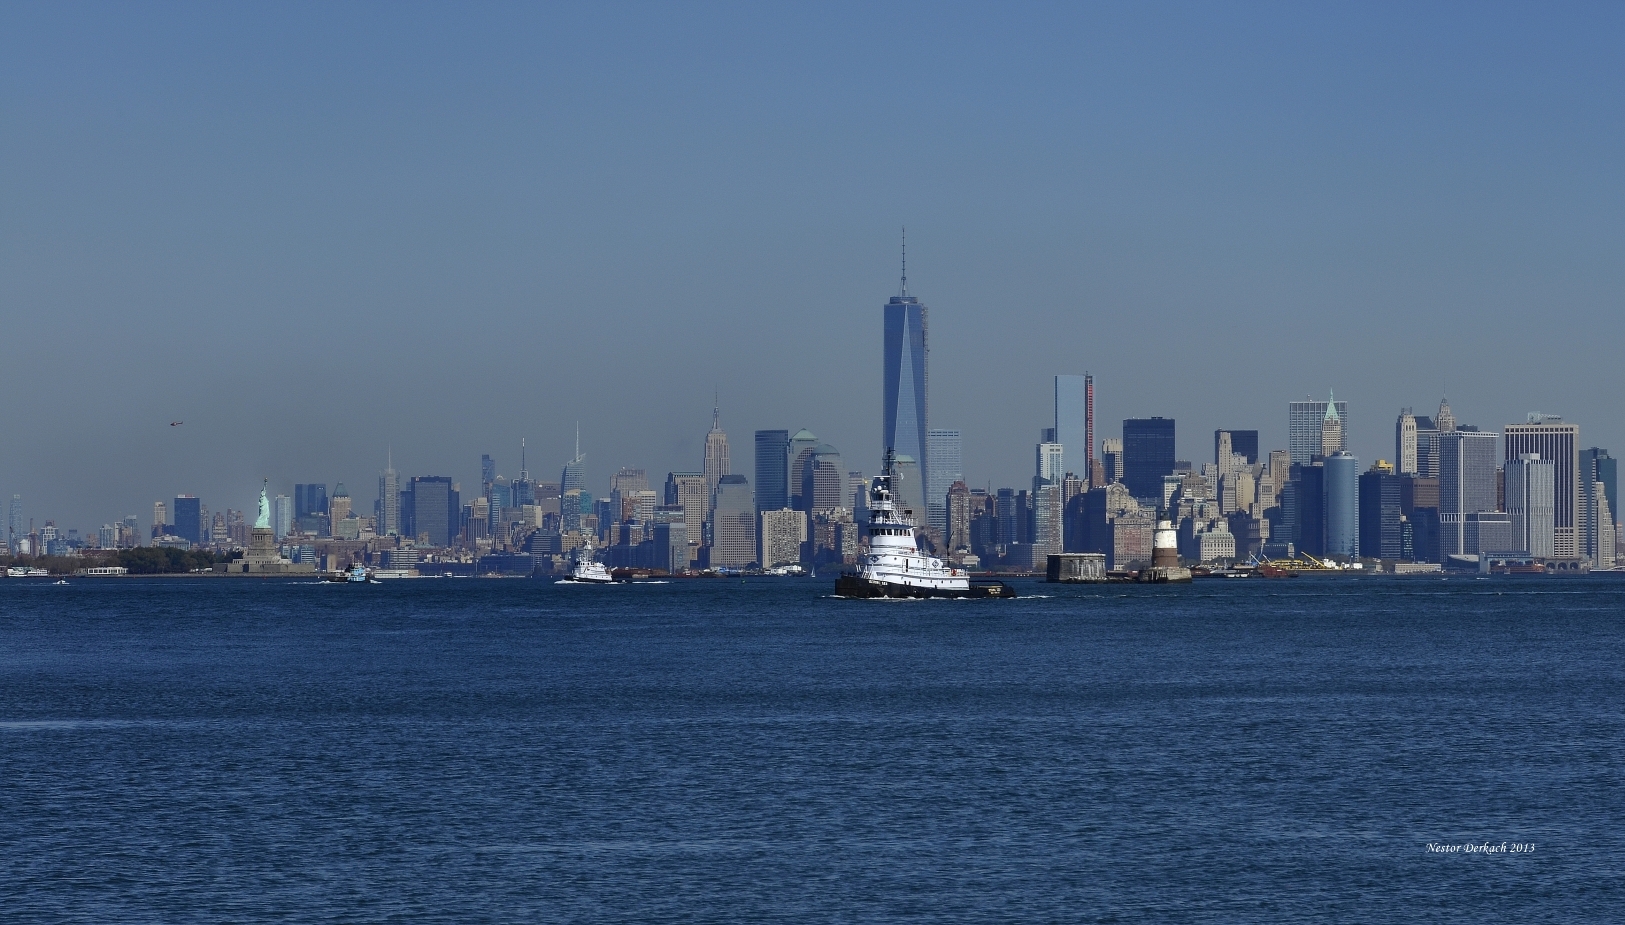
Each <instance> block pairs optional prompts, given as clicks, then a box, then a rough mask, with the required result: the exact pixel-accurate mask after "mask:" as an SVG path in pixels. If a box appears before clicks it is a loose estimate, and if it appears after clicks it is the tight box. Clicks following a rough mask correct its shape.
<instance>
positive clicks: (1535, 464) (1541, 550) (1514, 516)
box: [1505, 453, 1557, 559]
mask: <svg viewBox="0 0 1625 925" xmlns="http://www.w3.org/2000/svg"><path fill="white" fill-rule="evenodd" d="M1555 474H1556V468H1555V467H1554V466H1553V465H1552V461H1551V460H1549V459H1541V458H1540V456H1539V455H1538V454H1536V453H1525V454H1523V455H1522V456H1519V457H1518V458H1517V459H1509V460H1507V463H1506V508H1507V516H1508V517H1509V518H1510V519H1511V521H1512V537H1513V546H1514V548H1512V549H1508V550H1505V551H1506V552H1522V553H1524V554H1525V555H1529V556H1534V557H1535V558H1538V559H1551V558H1554V552H1555V549H1556V542H1557V531H1556V523H1555V522H1554V521H1553V519H1552V515H1553V502H1554V500H1555V490H1556V481H1555V478H1554V476H1555Z"/></svg>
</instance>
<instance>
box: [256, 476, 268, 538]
mask: <svg viewBox="0 0 1625 925" xmlns="http://www.w3.org/2000/svg"><path fill="white" fill-rule="evenodd" d="M270 484H271V480H270V479H266V480H265V482H264V484H262V485H260V516H258V517H256V518H254V529H256V530H259V529H262V528H263V529H266V530H269V529H270V528H271V502H270V501H268V500H266V498H265V489H266V486H268V485H270Z"/></svg>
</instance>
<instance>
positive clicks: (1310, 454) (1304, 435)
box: [1287, 401, 1349, 465]
mask: <svg viewBox="0 0 1625 925" xmlns="http://www.w3.org/2000/svg"><path fill="white" fill-rule="evenodd" d="M1332 407H1333V409H1334V410H1336V412H1337V420H1338V422H1339V425H1340V428H1341V430H1342V431H1343V433H1348V430H1349V403H1348V402H1346V401H1340V402H1334V403H1333V405H1332ZM1325 422H1326V402H1323V401H1295V402H1288V403H1287V452H1289V453H1291V454H1292V461H1293V462H1295V463H1298V464H1300V465H1302V464H1305V463H1308V462H1309V460H1311V459H1313V458H1314V457H1316V456H1321V455H1324V454H1322V453H1321V448H1322V442H1321V436H1322V435H1321V427H1322V425H1324V424H1325Z"/></svg>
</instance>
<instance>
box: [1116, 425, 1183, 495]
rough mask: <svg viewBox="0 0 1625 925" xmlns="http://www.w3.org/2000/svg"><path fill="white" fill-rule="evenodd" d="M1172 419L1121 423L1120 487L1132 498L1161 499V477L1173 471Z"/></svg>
mask: <svg viewBox="0 0 1625 925" xmlns="http://www.w3.org/2000/svg"><path fill="white" fill-rule="evenodd" d="M1174 461H1175V455H1174V419H1173V418H1159V417H1152V418H1129V419H1128V420H1126V421H1124V422H1123V484H1124V485H1127V486H1128V490H1129V491H1130V492H1131V493H1132V494H1133V495H1134V497H1136V498H1147V499H1153V498H1161V497H1162V477H1163V476H1165V475H1172V474H1173V471H1174Z"/></svg>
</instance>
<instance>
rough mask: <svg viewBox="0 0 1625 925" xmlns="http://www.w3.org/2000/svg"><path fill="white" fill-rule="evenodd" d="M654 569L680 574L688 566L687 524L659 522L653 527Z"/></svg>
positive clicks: (681, 522)
mask: <svg viewBox="0 0 1625 925" xmlns="http://www.w3.org/2000/svg"><path fill="white" fill-rule="evenodd" d="M653 533H654V554H655V559H654V567H655V568H657V569H662V570H664V571H667V572H672V573H676V572H681V571H685V570H687V568H688V566H689V552H688V545H689V544H688V524H686V523H684V522H683V521H681V520H679V521H676V522H671V521H660V522H657V523H656V524H655V525H654V530H653Z"/></svg>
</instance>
